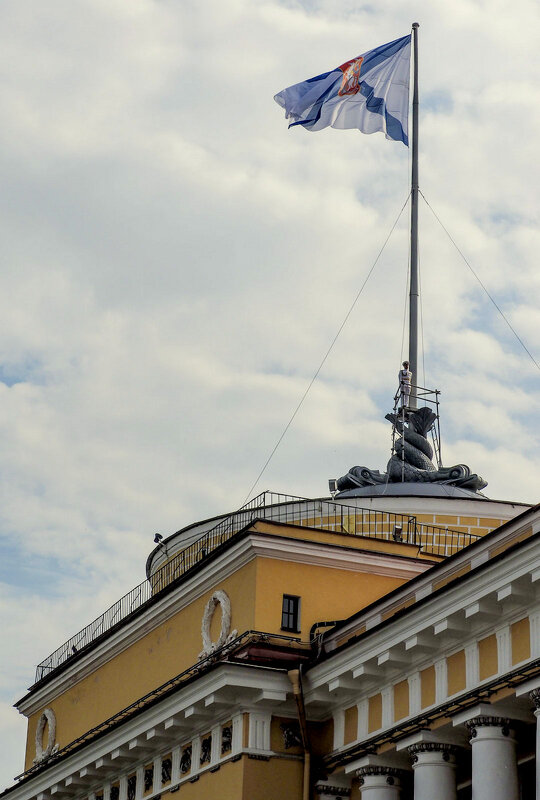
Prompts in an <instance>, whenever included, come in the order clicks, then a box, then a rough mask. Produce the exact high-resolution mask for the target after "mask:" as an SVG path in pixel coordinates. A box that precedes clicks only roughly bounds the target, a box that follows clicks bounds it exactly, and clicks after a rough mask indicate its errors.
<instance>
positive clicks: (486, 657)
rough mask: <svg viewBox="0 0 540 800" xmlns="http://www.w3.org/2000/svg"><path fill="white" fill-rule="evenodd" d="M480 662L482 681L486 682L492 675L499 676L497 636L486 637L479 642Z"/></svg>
mask: <svg viewBox="0 0 540 800" xmlns="http://www.w3.org/2000/svg"><path fill="white" fill-rule="evenodd" d="M478 660H479V675H480V680H481V681H484V680H485V679H486V678H489V677H491V675H496V674H497V669H498V666H499V659H498V656H497V637H496V636H495V634H492V635H491V636H486V638H485V639H481V640H480V641H479V642H478Z"/></svg>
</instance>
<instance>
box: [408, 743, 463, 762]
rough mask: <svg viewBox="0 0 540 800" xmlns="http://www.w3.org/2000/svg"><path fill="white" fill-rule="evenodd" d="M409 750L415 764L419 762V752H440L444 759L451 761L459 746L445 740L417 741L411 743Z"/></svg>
mask: <svg viewBox="0 0 540 800" xmlns="http://www.w3.org/2000/svg"><path fill="white" fill-rule="evenodd" d="M407 751H408V753H409V755H410V756H411V761H412V763H413V764H416V763H417V761H418V754H419V753H440V754H441V758H442V760H443V761H448V762H450V761H452V760H453V758H454V757H455V755H456V753H457V747H456V746H455V745H453V744H445V743H444V742H417V743H416V744H411V745H410V746H409V747H408V748H407Z"/></svg>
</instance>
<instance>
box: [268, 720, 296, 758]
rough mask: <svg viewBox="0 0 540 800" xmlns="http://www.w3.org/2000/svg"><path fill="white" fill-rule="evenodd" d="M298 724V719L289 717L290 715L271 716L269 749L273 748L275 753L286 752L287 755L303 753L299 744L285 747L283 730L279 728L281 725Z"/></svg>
mask: <svg viewBox="0 0 540 800" xmlns="http://www.w3.org/2000/svg"><path fill="white" fill-rule="evenodd" d="M294 723H296V725H298V720H295V719H291V718H290V717H272V721H271V723H270V749H271V750H274V751H275V752H276V753H288V754H289V755H300V754H301V753H303V752H304V751H303V748H302V746H301V745H295V746H294V747H289V749H288V750H286V749H285V744H284V741H283V731H282V729H281V726H282V725H290V724H294Z"/></svg>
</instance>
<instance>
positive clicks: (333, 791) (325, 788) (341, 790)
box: [315, 783, 351, 797]
mask: <svg viewBox="0 0 540 800" xmlns="http://www.w3.org/2000/svg"><path fill="white" fill-rule="evenodd" d="M315 794H318V795H319V797H350V796H351V790H350V789H347V788H345V787H344V786H331V785H330V784H328V783H317V784H315Z"/></svg>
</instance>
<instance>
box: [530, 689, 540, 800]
mask: <svg viewBox="0 0 540 800" xmlns="http://www.w3.org/2000/svg"><path fill="white" fill-rule="evenodd" d="M530 698H531V700H532V701H533V703H534V707H535V711H534V716H535V717H536V800H540V689H533V690H532V692H531V693H530Z"/></svg>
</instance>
